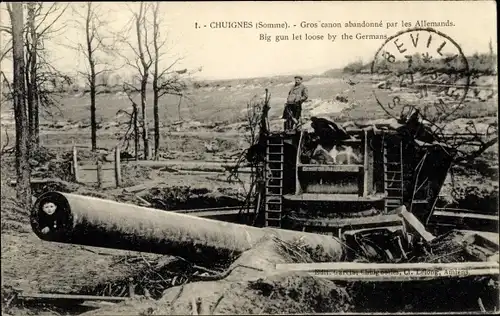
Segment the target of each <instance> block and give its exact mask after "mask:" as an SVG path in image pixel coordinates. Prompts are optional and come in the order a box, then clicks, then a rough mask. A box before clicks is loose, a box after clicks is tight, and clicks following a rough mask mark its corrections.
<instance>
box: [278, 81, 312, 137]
mask: <svg viewBox="0 0 500 316" xmlns="http://www.w3.org/2000/svg"><path fill="white" fill-rule="evenodd" d="M307 97H308V95H307V88H306V86H304V85H303V84H302V77H301V76H295V85H294V86H293V87H292V89H290V92H288V98H287V100H286V103H285V109H284V111H283V119H285V131H290V130H293V129H294V128H296V126H297V124H298V122H299V119H300V114H301V112H302V103H303V102H304V101H306V100H307Z"/></svg>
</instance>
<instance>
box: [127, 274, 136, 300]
mask: <svg viewBox="0 0 500 316" xmlns="http://www.w3.org/2000/svg"><path fill="white" fill-rule="evenodd" d="M128 295H129V297H134V296H135V285H134V279H133V278H131V277H130V278H128Z"/></svg>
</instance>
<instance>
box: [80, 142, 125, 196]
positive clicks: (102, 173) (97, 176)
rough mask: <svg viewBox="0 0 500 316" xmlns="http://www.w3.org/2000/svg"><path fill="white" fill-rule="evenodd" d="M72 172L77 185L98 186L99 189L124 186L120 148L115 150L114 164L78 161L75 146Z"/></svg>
mask: <svg viewBox="0 0 500 316" xmlns="http://www.w3.org/2000/svg"><path fill="white" fill-rule="evenodd" d="M72 171H73V176H74V181H75V182H77V183H87V184H97V187H99V188H104V187H116V188H119V187H120V186H121V185H122V175H121V161H120V147H119V146H116V147H115V149H114V159H113V161H112V162H107V161H106V162H102V161H101V159H97V160H96V161H90V162H89V161H87V162H86V161H78V148H77V146H73V162H72Z"/></svg>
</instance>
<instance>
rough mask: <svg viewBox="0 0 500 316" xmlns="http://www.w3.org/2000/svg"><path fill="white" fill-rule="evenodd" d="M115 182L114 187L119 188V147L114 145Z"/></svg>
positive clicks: (120, 183)
mask: <svg viewBox="0 0 500 316" xmlns="http://www.w3.org/2000/svg"><path fill="white" fill-rule="evenodd" d="M115 180H116V187H117V188H119V187H120V186H121V185H122V169H121V161H120V145H116V147H115Z"/></svg>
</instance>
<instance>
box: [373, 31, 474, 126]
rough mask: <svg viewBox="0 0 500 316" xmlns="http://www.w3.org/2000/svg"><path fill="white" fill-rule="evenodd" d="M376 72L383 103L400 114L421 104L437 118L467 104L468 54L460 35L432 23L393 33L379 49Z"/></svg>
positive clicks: (423, 111) (398, 116)
mask: <svg viewBox="0 0 500 316" xmlns="http://www.w3.org/2000/svg"><path fill="white" fill-rule="evenodd" d="M371 74H372V78H373V79H374V80H376V82H378V84H376V85H375V86H374V89H373V93H374V97H375V99H376V101H377V103H378V104H379V105H380V106H381V107H382V109H384V111H385V112H386V113H387V114H388V115H390V116H391V117H393V118H396V119H398V120H399V119H401V118H404V117H407V116H408V115H410V114H411V113H413V112H414V111H415V110H418V111H419V112H420V114H421V115H422V116H423V117H424V118H425V119H426V120H427V121H429V122H431V123H434V124H437V123H439V122H443V121H444V120H446V118H448V117H450V115H452V114H453V113H454V112H456V111H457V110H459V109H463V108H464V107H465V106H466V103H465V102H464V101H465V98H466V96H467V92H468V90H469V85H470V71H469V64H468V61H467V58H466V57H465V55H464V53H463V52H462V48H461V47H460V45H459V44H458V43H457V42H456V41H455V40H453V39H452V38H450V37H449V36H447V35H446V34H444V33H442V32H439V31H437V30H434V29H432V28H412V29H407V30H403V31H401V32H398V33H396V34H395V35H393V36H391V37H389V38H388V39H387V40H386V41H385V42H384V43H383V45H382V46H381V47H380V48H379V49H378V50H377V52H376V53H375V56H374V58H373V62H372V65H371Z"/></svg>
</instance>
